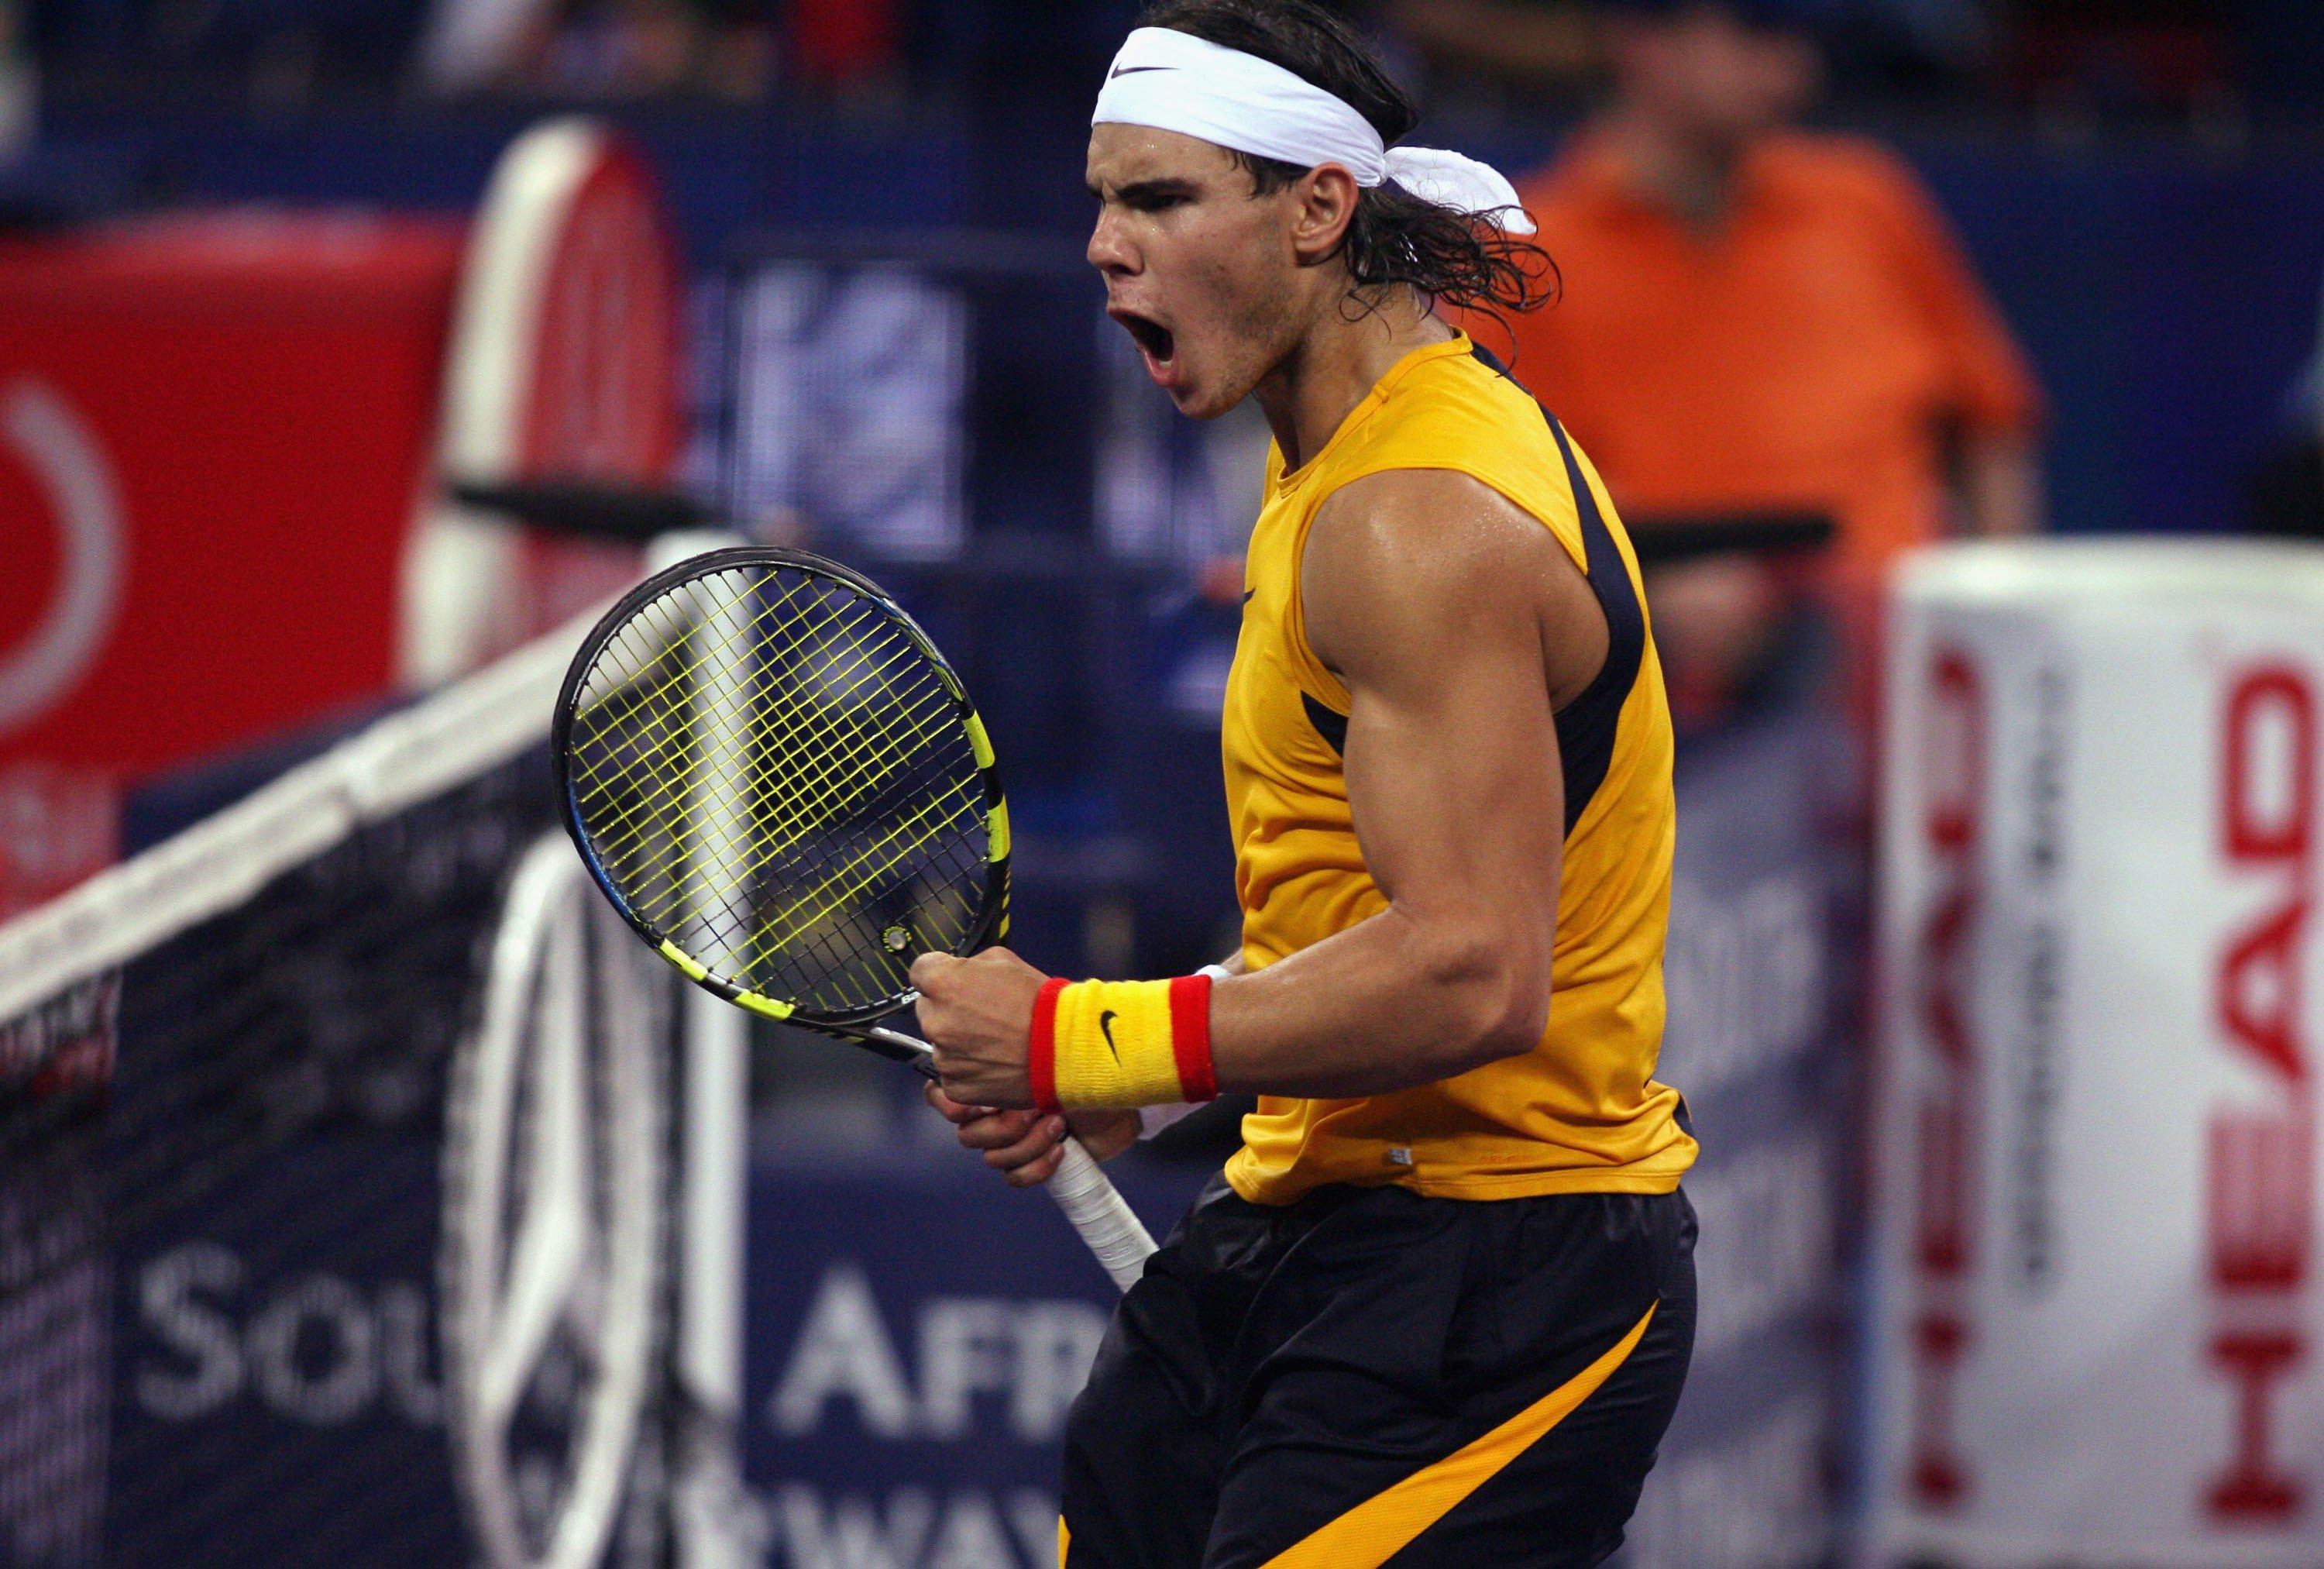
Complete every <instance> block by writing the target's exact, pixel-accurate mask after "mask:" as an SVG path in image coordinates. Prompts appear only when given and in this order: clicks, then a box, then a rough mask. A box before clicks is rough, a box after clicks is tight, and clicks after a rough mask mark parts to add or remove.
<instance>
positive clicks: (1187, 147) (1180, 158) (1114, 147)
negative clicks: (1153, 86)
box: [1087, 122, 1235, 191]
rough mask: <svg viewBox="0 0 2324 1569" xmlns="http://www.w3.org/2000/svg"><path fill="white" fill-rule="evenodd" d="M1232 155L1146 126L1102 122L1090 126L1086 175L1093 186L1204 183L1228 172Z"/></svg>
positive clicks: (1215, 145)
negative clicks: (1167, 182) (1103, 123)
mask: <svg viewBox="0 0 2324 1569" xmlns="http://www.w3.org/2000/svg"><path fill="white" fill-rule="evenodd" d="M1234 167H1235V157H1234V154H1233V153H1231V152H1228V151H1227V150H1226V149H1225V148H1223V147H1222V146H1220V145H1219V144H1218V143H1215V142H1205V141H1203V139H1202V138H1201V137H1199V136H1189V135H1186V134H1185V133H1183V132H1179V131H1162V130H1157V129H1156V128H1155V127H1153V126H1151V125H1116V124H1113V123H1111V122H1109V123H1107V124H1105V125H1093V126H1091V127H1090V140H1089V159H1088V163H1087V177H1088V180H1089V183H1090V186H1091V188H1092V189H1097V190H1101V191H1102V190H1111V189H1119V188H1120V187H1121V186H1125V185H1138V184H1142V183H1145V182H1148V181H1153V180H1183V181H1185V182H1187V183H1189V184H1195V185H1200V184H1206V183H1208V182H1209V181H1211V180H1217V179H1219V178H1220V177H1222V176H1223V175H1226V174H1228V173H1231V172H1232V171H1233V170H1234Z"/></svg>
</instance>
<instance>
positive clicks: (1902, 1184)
mask: <svg viewBox="0 0 2324 1569" xmlns="http://www.w3.org/2000/svg"><path fill="white" fill-rule="evenodd" d="M1893 609H1894V614H1893V623H1892V633H1893V635H1892V640H1891V644H1890V664H1889V668H1888V674H1887V701H1886V725H1887V735H1888V745H1887V749H1886V761H1885V765H1884V770H1883V784H1882V791H1883V803H1882V805H1883V810H1882V815H1881V822H1882V829H1881V846H1880V867H1879V872H1880V876H1879V881H1880V905H1881V919H1880V930H1879V964H1878V971H1877V974H1878V986H1879V991H1880V997H1881V1017H1882V1028H1881V1050H1880V1054H1879V1059H1878V1066H1877V1073H1876V1075H1875V1082H1876V1084H1877V1090H1876V1100H1875V1112H1874V1117H1875V1121H1874V1125H1873V1135H1872V1136H1873V1153H1874V1157H1875V1161H1876V1171H1877V1186H1876V1190H1875V1196H1874V1204H1873V1212H1872V1223H1871V1236H1870V1239H1869V1246H1870V1272H1869V1277H1868V1278H1869V1285H1870V1290H1869V1313H1870V1320H1871V1344H1870V1350H1869V1368H1870V1372H1871V1379H1870V1395H1869V1407H1868V1419H1867V1454H1866V1457H1865V1458H1866V1465H1867V1470H1866V1472H1865V1476H1864V1487H1865V1497H1866V1500H1867V1510H1866V1517H1865V1519H1864V1521H1863V1527H1864V1528H1863V1531H1862V1535H1861V1539H1860V1540H1861V1547H1862V1554H1861V1562H1862V1563H1863V1564H1867V1565H1880V1566H1884V1569H1885V1566H1887V1565H1895V1564H1927V1563H1934V1564H1946V1565H1960V1566H1964V1569H2015V1566H2018V1565H2024V1566H2027V1569H2033V1566H2036V1565H2038V1566H2042V1569H2051V1566H2054V1565H2061V1564H2065V1565H2074V1564H2086V1565H2106V1566H2107V1569H2116V1566H2120V1569H2147V1566H2157V1569H2160V1566H2164V1565H2169V1566H2173V1569H2317V1565H2319V1564H2324V1367H2319V1359H2318V1356H2317V1354H2316V1347H2317V1338H2318V1333H2319V1328H2324V1312H2319V1298H2324V1281H2319V1278H2318V1270H2317V1268H2316V1264H2317V1260H2316V1257H2315V1242H2316V1225H2315V1217H2316V1212H2317V1198H2318V1178H2317V1170H2316V1163H2315V1160H2314V1155H2313V1151H2314V1145H2315V1114H2316V1113H2315V1099H2314V1095H2313V1092H2312V1089H2311V1084H2312V1077H2311V1075H2312V1070H2313V1067H2314V1065H2315V1059H2316V1056H2317V1052H2318V1049H2319V1036H2320V1035H2324V1029H2319V1025H2324V984H2319V982H2324V975H2319V949H2324V933H2319V930H2318V928H2317V923H2316V922H2315V921H2313V920H2312V919H2311V918H2310V904H2311V902H2312V900H2313V899H2314V896H2315V891H2316V884H2317V877H2318V864H2319V856H2324V823H2319V797H2318V790H2319V770H2318V752H2319V725H2324V717H2319V707H2324V551H2318V550H2312V549H2301V548H2299V547H2294V546H2265V545H2256V544H2231V543H2225V542H2213V543H2198V542H2190V541H2176V542H2165V541H2121V542H2089V543H2080V544H2077V543H2066V542H2039V543H2035V542H2021V543H2009V544H1979V545H1963V546H1955V547H1950V548H1947V549H1941V550H1935V551H1930V552H1926V553H1923V554H1922V555H1920V556H1918V557H1916V558H1914V559H1913V560H1911V561H1910V562H1909V563H1908V564H1907V566H1906V567H1905V568H1904V571H1903V573H1902V575H1901V577H1900V580H1899V586H1898V588H1897V590H1896V595H1895V602H1894V607H1893Z"/></svg>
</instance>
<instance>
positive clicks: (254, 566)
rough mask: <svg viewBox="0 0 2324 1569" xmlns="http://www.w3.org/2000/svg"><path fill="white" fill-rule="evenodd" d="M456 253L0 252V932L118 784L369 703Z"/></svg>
mask: <svg viewBox="0 0 2324 1569" xmlns="http://www.w3.org/2000/svg"><path fill="white" fill-rule="evenodd" d="M462 232H463V231H462V227H461V226H459V225H457V224H454V223H448V222H444V221H438V220H429V219H417V218H379V217H348V216H337V215H327V214H307V215H300V216H284V215H272V214H250V213H238V214H208V215H197V216H188V217H171V218H164V219H157V220H146V221H140V222H137V223H133V224H125V225H121V226H108V227H106V228H103V229H100V230H97V231H93V232H89V233H84V234H77V235H67V236H63V237H52V238H43V239H38V240H28V241H17V242H11V243H7V244H5V245H0V561H5V563H6V564H7V566H6V568H5V570H0V915H5V914H6V913H8V912H10V911H12V910H14V909H22V908H23V907H25V906H26V905H29V904H32V903H34V902H37V901H38V900H41V899H42V898H44V897H46V896H48V895H50V894H51V893H54V892H57V891H60V890H61V889H63V888H64V887H67V886H69V884H71V883H72V882H74V881H78V879H79V878H80V877H82V876H84V875H86V874H87V873H88V872H90V871H92V870H94V869H95V868H96V867H97V866H100V865H103V864H104V863H106V862H107V861H109V860H110V859H112V857H113V854H114V853H115V827H114V824H115V817H116V794H117V791H118V790H119V789H120V788H121V786H122V784H123V783H124V781H127V780H135V779H136V778H138V777H140V776H142V775H144V774H148V773H151V772H152V771H155V770H157V769H161V768H165V767H167V766H169V765H171V764H173V763H177V762H180V761H186V760H189V759H191V758H195V757H198V756H201V755H204V754H207V753H210V752H217V751H218V750H220V749H223V748H227V747H232V746H235V745H238V744H243V743H248V742H250V741H252V740H254V739H255V738H257V737H260V736H263V735H265V734H268V733H270V732H273V731H278V730H281V729H282V728H284V727H286V726H289V725H296V724H298V723H300V722H301V721H304V720H308V719H310V718H312V717H314V716H315V715H318V714H321V713H324V712H327V711H328V710H330V709H332V708H334V707H336V706H344V705H346V704H349V703H354V702H357V701H361V700H363V699H365V698H368V697H373V696H374V695H376V694H378V693H379V692H380V691H381V690H382V689H383V688H384V687H385V686H386V685H387V682H388V679H389V677H390V674H391V669H392V656H393V649H394V630H395V625H394V616H395V609H396V600H395V584H396V574H397V569H398V565H399V561H400V558H401V549H402V546H403V541H404V536H405V532H406V530H407V527H408V524H409V521H410V514H411V503H412V499H413V495H414V489H415V486H416V485H417V484H418V482H419V476H420V472H421V467H422V464H423V461H424V459H425V457H426V454H427V449H428V445H429V438H430V436H431V435H432V430H433V420H434V415H435V410H436V401H437V385H438V370H439V365H440V360H441V356H442V353H443V346H444V337H445V328H446V323H447V320H448V318H449V316H450V309H451V303H452V291H453V286H454V281H455V278H456V275H457V268H458V264H459V258H460V250H461V238H462Z"/></svg>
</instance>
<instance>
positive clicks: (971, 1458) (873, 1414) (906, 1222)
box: [743, 1149, 1209, 1569]
mask: <svg viewBox="0 0 2324 1569" xmlns="http://www.w3.org/2000/svg"><path fill="white" fill-rule="evenodd" d="M1108 1170H1109V1172H1110V1173H1111V1175H1112V1176H1113V1177H1115V1179H1116V1183H1117V1185H1118V1186H1120V1188H1121V1190H1122V1192H1123V1195H1124V1196H1126V1197H1127V1198H1129V1200H1130V1203H1131V1204H1132V1205H1133V1206H1134V1207H1135V1208H1136V1209H1137V1210H1138V1212H1139V1214H1140V1215H1141V1216H1142V1217H1143V1218H1144V1219H1145V1221H1146V1223H1147V1224H1148V1228H1149V1229H1150V1230H1152V1231H1153V1232H1154V1233H1155V1234H1156V1235H1157V1237H1159V1236H1162V1235H1164V1234H1166V1233H1167V1231H1168V1229H1169V1228H1170V1226H1171V1225H1172V1224H1173V1223H1176V1219H1177V1217H1178V1215H1179V1214H1181V1213H1182V1212H1183V1211H1184V1210H1185V1207H1186V1205H1187V1204H1190V1203H1191V1202H1192V1201H1193V1199H1194V1192H1195V1190H1196V1189H1197V1188H1198V1187H1199V1186H1201V1184H1202V1182H1203V1178H1204V1177H1207V1176H1208V1175H1209V1173H1208V1172H1207V1170H1205V1169H1203V1168H1200V1167H1194V1166H1185V1167H1170V1166H1166V1165H1163V1164H1161V1163H1159V1162H1153V1163H1146V1162H1141V1161H1140V1160H1139V1159H1138V1158H1124V1159H1121V1160H1118V1161H1115V1162H1114V1163H1112V1165H1111V1166H1110V1167H1109V1168H1108ZM748 1269H749V1282H748V1297H747V1316H746V1323H747V1324H749V1331H748V1334H749V1340H748V1346H747V1350H746V1352H745V1361H744V1380H745V1382H744V1388H745V1389H746V1391H747V1396H746V1403H745V1405H744V1407H743V1409H744V1417H745V1437H744V1441H743V1473H744V1477H745V1480H746V1481H748V1483H749V1484H750V1486H751V1489H752V1492H753V1493H754V1494H755V1495H756V1497H757V1499H758V1500H759V1502H760V1505H761V1509H763V1511H764V1514H763V1522H762V1523H763V1527H764V1532H765V1537H766V1546H767V1559H766V1561H767V1562H768V1563H769V1564H782V1565H786V1566H788V1569H1050V1566H1051V1565H1054V1564H1056V1551H1057V1473H1058V1465H1059V1457H1060V1454H1061V1441H1062V1438H1063V1435H1064V1431H1065V1412H1066V1409H1067V1407H1070V1406H1071V1405H1072V1403H1073V1398H1074V1395H1076V1394H1077V1393H1079V1392H1080V1390H1081V1387H1082V1384H1083V1382H1084V1380H1085V1379H1086V1377H1087V1375H1088V1371H1089V1364H1090V1359H1091V1358H1092V1357H1093V1355H1094V1354H1095V1353H1096V1351H1097V1344H1098V1341H1099V1339H1100V1338H1101V1337H1102V1335H1103V1334H1104V1333H1105V1325H1106V1319H1107V1315H1109V1314H1110V1313H1111V1311H1112V1307H1113V1303H1114V1301H1115V1299H1116V1293H1115V1292H1114V1290H1113V1288H1112V1286H1111V1284H1110V1283H1109V1282H1108V1281H1107V1279H1106V1278H1105V1275H1104V1273H1103V1272H1102V1270H1101V1269H1099V1268H1098V1266H1097V1262H1096V1260H1094V1259H1093V1258H1092V1257H1091V1256H1090V1254H1089V1251H1088V1250H1087V1249H1085V1248H1084V1246H1083V1245H1082V1243H1081V1241H1079V1239H1077V1238H1076V1237H1075V1236H1074V1233H1073V1232H1072V1230H1071V1229H1070V1228H1069V1227H1068V1226H1067V1225H1066V1223H1065V1219H1064V1217H1063V1216H1061V1215H1060V1214H1057V1212H1056V1206H1055V1204H1052V1203H1051V1202H1050V1200H1049V1199H1048V1198H1047V1196H1046V1195H1041V1194H1038V1193H1020V1192H1019V1191H1017V1190H1015V1189H1012V1188H1010V1187H1008V1186H1005V1185H1003V1184H1002V1182H1001V1179H1000V1178H999V1177H996V1176H994V1175H993V1174H991V1172H988V1171H986V1170H985V1169H984V1168H982V1167H981V1166H979V1165H977V1164H976V1163H975V1162H974V1160H973V1158H971V1157H969V1156H967V1155H965V1154H964V1153H962V1152H959V1151H957V1150H951V1149H943V1150H929V1151H912V1152H908V1153H906V1154H902V1155H899V1156H898V1157H897V1159H896V1163H895V1164H893V1165H887V1164H883V1165H880V1166H876V1167H873V1166H862V1165H846V1166H839V1167H827V1166H825V1167H810V1166H805V1165H794V1164H774V1163H770V1162H763V1161H762V1162H761V1163H759V1164H758V1165H756V1166H755V1167H754V1168H753V1169H752V1178H751V1245H750V1259H749V1265H748Z"/></svg>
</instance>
